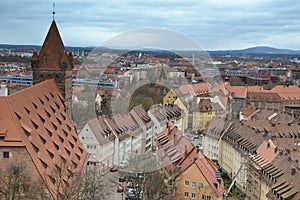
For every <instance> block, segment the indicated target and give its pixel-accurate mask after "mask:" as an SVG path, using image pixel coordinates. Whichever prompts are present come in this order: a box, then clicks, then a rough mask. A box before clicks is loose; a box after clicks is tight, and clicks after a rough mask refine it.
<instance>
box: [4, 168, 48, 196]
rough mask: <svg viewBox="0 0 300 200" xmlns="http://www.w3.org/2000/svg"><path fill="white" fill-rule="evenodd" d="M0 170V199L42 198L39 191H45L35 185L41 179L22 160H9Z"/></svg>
mask: <svg viewBox="0 0 300 200" xmlns="http://www.w3.org/2000/svg"><path fill="white" fill-rule="evenodd" d="M0 172H1V173H0V198H1V199H6V200H14V199H42V198H41V193H42V192H45V191H44V190H43V191H42V190H40V189H41V188H38V187H37V185H38V183H39V182H40V181H41V179H40V177H35V176H33V174H32V169H28V168H27V167H26V165H25V163H24V162H23V163H22V162H10V163H9V164H8V165H7V167H5V168H3V169H1V171H0ZM39 186H41V185H39ZM44 196H46V195H44Z"/></svg>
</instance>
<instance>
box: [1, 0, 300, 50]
mask: <svg viewBox="0 0 300 200" xmlns="http://www.w3.org/2000/svg"><path fill="white" fill-rule="evenodd" d="M52 11H53V1H50V0H40V1H36V0H34V1H33V0H10V1H8V0H7V1H5V0H3V1H0V20H1V21H0V43H1V44H30V45H42V43H43V41H44V39H45V36H46V34H47V32H48V29H49V27H50V24H51V22H52V19H53V16H52ZM55 12H56V14H55V16H54V17H55V21H56V23H57V26H58V28H59V31H60V34H61V36H62V39H63V42H64V44H65V46H81V47H87V46H100V45H102V44H103V43H105V42H107V41H108V40H112V38H116V37H118V36H119V35H126V34H124V33H128V32H130V33H131V32H132V30H140V29H141V30H143V31H144V30H145V28H146V29H147V28H150V29H149V30H169V31H170V32H173V33H177V34H178V35H180V36H182V37H186V38H189V39H190V40H192V41H194V42H195V43H197V44H198V45H200V46H201V47H202V48H203V49H205V50H229V49H244V48H249V47H253V46H271V47H275V48H287V49H300V1H298V0H147V1H144V0H109V1H108V0H106V1H104V0H85V1H84V0H60V1H55ZM158 32H160V31H158ZM162 32H164V31H162ZM132 37H133V36H132ZM155 37H156V38H157V39H159V38H160V40H157V42H161V41H164V40H165V39H164V38H166V39H167V38H168V37H167V36H165V35H164V36H162V35H160V34H159V33H157V34H156V35H155ZM125 39H126V38H125ZM133 39H134V37H133ZM169 39H170V38H169ZM173 39H174V38H173ZM136 40H143V38H137V39H136ZM115 41H116V40H115ZM184 41H185V40H182V41H181V42H182V43H180V42H179V41H177V40H176V39H174V42H173V44H177V45H178V44H182V45H183V43H184ZM179 46H180V45H179Z"/></svg>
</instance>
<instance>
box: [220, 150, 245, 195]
mask: <svg viewBox="0 0 300 200" xmlns="http://www.w3.org/2000/svg"><path fill="white" fill-rule="evenodd" d="M244 156H245V157H246V161H245V162H243V163H242V164H241V166H240V168H239V169H238V171H237V173H236V174H235V176H234V177H233V179H232V182H231V184H230V186H229V187H228V189H227V190H225V192H224V197H225V199H227V197H228V195H229V193H230V191H231V189H232V187H233V185H234V184H235V182H236V180H237V177H238V175H239V174H240V172H241V171H242V168H243V166H244V165H246V164H247V162H248V159H249V157H248V156H249V155H248V154H247V153H246V152H245V153H244Z"/></svg>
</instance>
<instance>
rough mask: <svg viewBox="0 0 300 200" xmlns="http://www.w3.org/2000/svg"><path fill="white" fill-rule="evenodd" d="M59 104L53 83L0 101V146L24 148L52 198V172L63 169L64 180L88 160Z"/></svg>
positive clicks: (25, 90)
mask: <svg viewBox="0 0 300 200" xmlns="http://www.w3.org/2000/svg"><path fill="white" fill-rule="evenodd" d="M63 102H64V99H63V97H62V94H61V93H60V91H59V89H58V86H57V85H56V83H55V81H54V80H53V79H51V80H48V81H44V82H42V83H39V84H37V85H34V86H32V87H29V88H26V89H24V90H22V91H19V92H17V93H14V94H12V95H9V96H7V97H1V98H0V105H1V111H0V124H1V134H2V135H4V139H3V141H1V145H2V146H5V145H7V146H25V148H26V150H27V152H28V154H29V156H30V157H31V159H32V161H33V163H34V165H35V166H36V169H37V170H38V172H39V174H40V175H41V177H42V178H43V179H44V181H45V184H46V185H47V187H48V189H49V191H50V192H51V194H52V195H53V196H55V195H56V187H57V186H56V185H55V182H56V181H55V177H54V176H55V174H53V172H55V171H56V170H57V169H61V170H62V169H63V168H67V169H68V170H66V174H64V175H65V176H66V177H67V176H69V175H70V174H75V173H77V172H82V171H83V170H84V169H85V165H86V162H87V159H88V152H87V151H86V150H85V148H84V146H83V144H82V143H81V142H80V140H79V139H78V137H77V134H76V132H75V127H74V124H73V122H72V121H71V120H69V118H68V117H67V114H66V112H65V106H64V103H63ZM16 156H17V155H16ZM20 159H21V158H20ZM63 178H64V177H63Z"/></svg>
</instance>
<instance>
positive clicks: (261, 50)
mask: <svg viewBox="0 0 300 200" xmlns="http://www.w3.org/2000/svg"><path fill="white" fill-rule="evenodd" d="M0 48H2V49H35V50H40V49H41V46H39V45H11V44H0ZM65 48H66V50H68V51H70V50H72V49H77V50H78V49H80V50H88V51H91V50H93V49H94V48H95V47H71V46H66V47H65ZM97 49H98V50H104V51H115V50H114V49H109V48H105V47H97ZM121 51H122V50H121ZM128 51H129V50H128ZM139 51H147V52H151V51H153V52H154V53H162V52H164V53H166V51H163V50H155V49H153V50H152V49H141V50H139ZM174 52H180V53H183V54H184V53H196V51H174ZM208 53H209V54H223V55H224V54H227V55H243V54H250V55H255V54H257V55H263V54H265V55H271V54H278V55H300V50H291V49H277V48H274V47H269V46H257V47H251V48H247V49H240V50H215V51H208Z"/></svg>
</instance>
